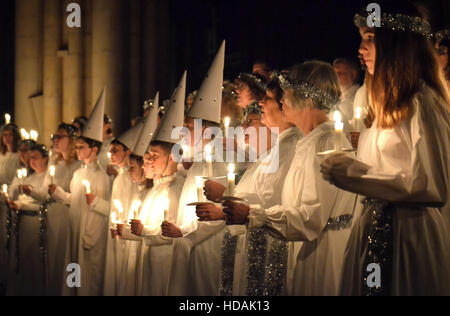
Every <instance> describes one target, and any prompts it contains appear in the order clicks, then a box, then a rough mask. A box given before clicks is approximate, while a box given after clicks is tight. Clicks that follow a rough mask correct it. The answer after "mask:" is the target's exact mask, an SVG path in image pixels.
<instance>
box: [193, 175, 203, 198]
mask: <svg viewBox="0 0 450 316" xmlns="http://www.w3.org/2000/svg"><path fill="white" fill-rule="evenodd" d="M195 184H196V186H197V200H198V201H199V202H202V201H203V179H202V177H195Z"/></svg>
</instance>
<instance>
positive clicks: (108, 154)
mask: <svg viewBox="0 0 450 316" xmlns="http://www.w3.org/2000/svg"><path fill="white" fill-rule="evenodd" d="M106 156H108V159H109V160H111V153H110V152H109V151H108V153H107V154H106Z"/></svg>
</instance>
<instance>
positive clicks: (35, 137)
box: [30, 129, 39, 142]
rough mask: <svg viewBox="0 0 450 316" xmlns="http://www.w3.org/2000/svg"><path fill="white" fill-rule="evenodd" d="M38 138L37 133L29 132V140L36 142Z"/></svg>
mask: <svg viewBox="0 0 450 316" xmlns="http://www.w3.org/2000/svg"><path fill="white" fill-rule="evenodd" d="M38 138H39V133H38V132H36V131H35V130H33V129H32V130H31V131H30V139H31V140H34V141H35V142H37V140H38Z"/></svg>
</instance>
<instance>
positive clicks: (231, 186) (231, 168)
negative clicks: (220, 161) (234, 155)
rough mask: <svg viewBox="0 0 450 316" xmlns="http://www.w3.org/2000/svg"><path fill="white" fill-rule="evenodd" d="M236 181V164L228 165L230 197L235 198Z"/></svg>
mask: <svg viewBox="0 0 450 316" xmlns="http://www.w3.org/2000/svg"><path fill="white" fill-rule="evenodd" d="M235 181H236V174H235V173H234V164H232V163H230V164H229V165H228V195H229V196H234V186H235Z"/></svg>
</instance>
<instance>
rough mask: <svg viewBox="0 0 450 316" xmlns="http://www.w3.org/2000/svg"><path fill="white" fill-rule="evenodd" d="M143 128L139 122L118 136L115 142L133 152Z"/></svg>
mask: <svg viewBox="0 0 450 316" xmlns="http://www.w3.org/2000/svg"><path fill="white" fill-rule="evenodd" d="M143 128H144V122H142V121H141V122H139V123H137V124H136V125H135V126H133V127H132V128H130V129H129V130H128V131H126V132H125V133H123V134H122V135H120V136H119V137H118V138H117V140H118V141H119V142H121V143H122V144H124V145H125V146H127V148H128V149H129V150H133V149H134V147H135V146H136V143H137V142H138V140H139V136H141V133H142V129H143Z"/></svg>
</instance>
